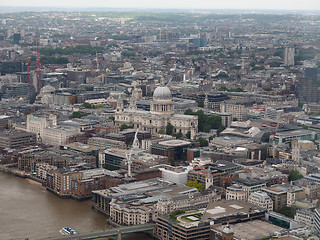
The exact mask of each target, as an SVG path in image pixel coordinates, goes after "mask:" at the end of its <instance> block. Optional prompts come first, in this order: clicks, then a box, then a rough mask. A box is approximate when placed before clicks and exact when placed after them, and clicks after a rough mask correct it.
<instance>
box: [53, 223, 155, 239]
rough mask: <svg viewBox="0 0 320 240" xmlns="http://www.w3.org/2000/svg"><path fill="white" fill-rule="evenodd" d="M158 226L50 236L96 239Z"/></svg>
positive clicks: (149, 225) (147, 225)
mask: <svg viewBox="0 0 320 240" xmlns="http://www.w3.org/2000/svg"><path fill="white" fill-rule="evenodd" d="M155 227H156V225H155V224H144V225H137V226H129V227H121V228H115V229H111V230H107V231H101V232H91V233H84V234H77V235H72V236H63V237H58V238H50V239H52V240H85V239H94V238H95V237H111V236H116V235H117V234H118V233H119V232H120V233H121V234H126V233H133V232H142V231H149V230H151V229H154V228H155Z"/></svg>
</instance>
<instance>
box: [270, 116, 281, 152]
mask: <svg viewBox="0 0 320 240" xmlns="http://www.w3.org/2000/svg"><path fill="white" fill-rule="evenodd" d="M279 124H280V122H279V121H278V122H277V127H276V130H275V131H274V133H273V140H272V157H273V158H275V155H276V135H277V132H278V128H279Z"/></svg>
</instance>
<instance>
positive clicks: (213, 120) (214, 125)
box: [184, 109, 223, 132]
mask: <svg viewBox="0 0 320 240" xmlns="http://www.w3.org/2000/svg"><path fill="white" fill-rule="evenodd" d="M184 114H185V115H195V116H198V131H199V132H209V131H210V130H211V129H222V128H223V126H222V122H221V117H220V116H215V115H214V116H207V115H206V114H204V112H203V111H202V110H198V111H197V112H193V111H192V110H191V109H187V110H186V111H185V112H184Z"/></svg>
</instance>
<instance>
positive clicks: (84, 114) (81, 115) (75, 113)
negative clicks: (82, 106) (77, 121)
mask: <svg viewBox="0 0 320 240" xmlns="http://www.w3.org/2000/svg"><path fill="white" fill-rule="evenodd" d="M87 115H88V113H82V112H73V113H72V118H82V117H84V116H87Z"/></svg>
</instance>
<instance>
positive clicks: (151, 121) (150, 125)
mask: <svg viewBox="0 0 320 240" xmlns="http://www.w3.org/2000/svg"><path fill="white" fill-rule="evenodd" d="M115 122H116V124H117V125H119V126H120V125H122V124H126V125H133V126H134V128H139V129H141V130H144V131H149V132H150V133H151V134H156V133H158V132H159V130H160V129H162V130H164V131H166V127H167V124H168V123H171V124H172V125H173V133H179V132H181V133H182V134H183V135H184V136H186V134H187V133H188V132H189V131H190V133H191V139H194V138H195V135H196V133H197V132H198V117H197V116H190V115H183V114H175V113H174V102H173V101H172V96H171V92H170V89H169V88H168V87H165V86H160V87H157V88H156V89H155V91H154V93H153V100H152V101H151V104H150V111H144V110H138V109H137V107H136V104H135V101H134V100H133V99H131V101H130V106H129V108H126V109H124V107H123V102H122V100H119V101H118V104H117V110H116V114H115Z"/></svg>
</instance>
